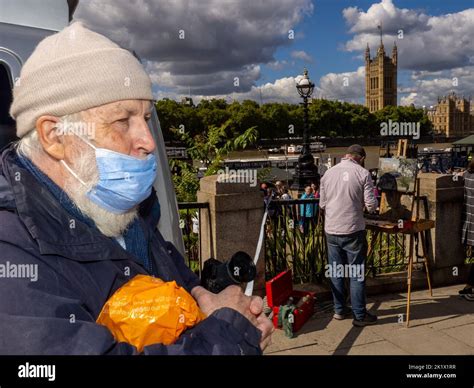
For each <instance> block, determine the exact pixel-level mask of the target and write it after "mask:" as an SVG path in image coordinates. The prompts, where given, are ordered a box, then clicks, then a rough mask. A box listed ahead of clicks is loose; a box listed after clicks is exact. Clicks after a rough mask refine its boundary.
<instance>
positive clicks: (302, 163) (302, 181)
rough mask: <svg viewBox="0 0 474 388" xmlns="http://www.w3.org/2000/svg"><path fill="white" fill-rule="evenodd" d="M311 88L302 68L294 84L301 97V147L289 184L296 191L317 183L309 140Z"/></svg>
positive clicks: (305, 70) (317, 177) (306, 73)
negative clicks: (297, 80)
mask: <svg viewBox="0 0 474 388" xmlns="http://www.w3.org/2000/svg"><path fill="white" fill-rule="evenodd" d="M313 89H314V84H313V83H312V82H311V81H310V79H309V77H308V70H307V69H304V73H303V78H302V79H301V80H300V81H299V82H298V83H297V85H296V90H298V93H299V95H300V96H301V97H302V98H303V103H302V105H303V112H304V115H303V122H304V127H303V148H302V149H301V154H300V156H299V157H298V164H297V165H296V168H295V174H294V175H293V184H292V185H291V189H292V190H294V191H298V193H301V192H302V191H304V188H305V186H306V185H308V184H311V183H312V182H314V183H319V174H318V168H317V167H316V165H315V164H314V158H313V155H311V147H310V140H309V120H308V98H310V97H311V94H312V93H313Z"/></svg>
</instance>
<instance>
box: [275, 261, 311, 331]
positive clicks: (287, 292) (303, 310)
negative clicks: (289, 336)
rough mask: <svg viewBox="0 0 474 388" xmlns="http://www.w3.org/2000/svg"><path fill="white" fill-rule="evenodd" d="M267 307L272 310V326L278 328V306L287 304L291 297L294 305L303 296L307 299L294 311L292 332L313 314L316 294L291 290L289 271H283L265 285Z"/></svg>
mask: <svg viewBox="0 0 474 388" xmlns="http://www.w3.org/2000/svg"><path fill="white" fill-rule="evenodd" d="M266 291H267V303H268V307H270V308H271V309H272V310H273V326H275V327H276V328H277V327H278V311H279V310H280V306H281V305H284V304H286V303H287V301H288V298H289V297H290V296H291V297H293V299H294V300H293V303H294V304H295V305H296V304H298V301H299V300H300V299H301V298H303V297H304V296H309V299H308V300H307V301H306V302H304V303H303V304H302V305H301V306H299V307H298V308H297V309H295V312H294V322H293V332H297V331H298V330H300V329H301V327H302V326H303V325H304V323H305V322H306V321H307V320H308V319H309V318H310V317H311V316H312V315H313V313H314V298H315V295H316V293H314V292H310V291H297V290H293V281H292V277H291V271H290V270H288V271H284V272H282V273H280V274H278V275H277V276H275V277H274V278H273V279H271V280H269V281H268V282H267V283H266Z"/></svg>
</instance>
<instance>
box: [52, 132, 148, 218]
mask: <svg viewBox="0 0 474 388" xmlns="http://www.w3.org/2000/svg"><path fill="white" fill-rule="evenodd" d="M78 137H79V138H80V139H82V140H83V141H84V142H85V143H86V144H88V145H89V146H91V147H92V148H94V150H95V157H96V162H97V168H98V170H99V181H98V182H97V184H96V185H95V186H94V187H93V188H92V189H90V190H89V191H88V192H87V197H88V198H89V199H90V200H91V201H92V202H94V203H95V204H97V205H99V206H100V207H102V208H104V209H106V210H108V211H110V212H112V213H115V214H123V213H125V212H127V211H128V210H130V209H132V208H133V207H135V206H137V205H138V204H139V203H140V202H142V201H143V200H145V199H146V198H148V196H149V195H150V194H151V188H152V186H153V182H154V181H155V178H156V158H155V155H154V154H149V155H148V156H147V157H146V158H145V159H138V158H134V157H133V156H129V155H125V154H121V153H119V152H115V151H111V150H108V149H106V148H98V147H95V146H94V145H92V144H91V143H89V142H88V141H86V140H85V139H83V138H82V137H81V136H78ZM61 162H62V164H63V165H64V166H65V167H66V169H67V170H68V171H69V172H70V173H71V174H72V175H73V176H74V177H75V178H76V179H77V180H79V182H81V183H82V184H83V185H85V183H84V182H83V181H82V180H81V179H80V178H79V177H78V176H77V174H76V173H75V172H74V171H73V170H72V169H71V168H70V167H69V166H68V165H67V164H66V162H64V161H63V160H61Z"/></svg>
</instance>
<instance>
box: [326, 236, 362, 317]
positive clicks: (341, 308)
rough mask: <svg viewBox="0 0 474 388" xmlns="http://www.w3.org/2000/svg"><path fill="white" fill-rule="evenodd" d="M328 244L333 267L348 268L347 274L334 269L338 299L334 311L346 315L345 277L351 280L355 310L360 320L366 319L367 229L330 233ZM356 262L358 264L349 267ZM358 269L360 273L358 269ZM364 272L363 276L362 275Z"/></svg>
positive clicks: (336, 296) (333, 282) (330, 261)
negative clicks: (336, 233)
mask: <svg viewBox="0 0 474 388" xmlns="http://www.w3.org/2000/svg"><path fill="white" fill-rule="evenodd" d="M326 241H327V244H328V259H329V265H330V267H332V268H335V266H338V268H342V267H341V266H339V264H342V265H343V266H344V268H347V269H348V270H347V271H346V272H344V273H341V272H339V273H337V272H334V271H333V272H332V276H330V279H331V289H332V295H333V299H334V310H335V312H336V313H338V314H342V313H344V312H345V310H347V307H346V286H345V284H344V283H345V278H346V277H349V279H350V292H351V305H352V312H353V314H354V316H355V318H356V319H364V317H365V313H366V309H365V303H366V302H365V259H366V257H367V240H366V238H365V230H361V231H359V232H355V233H352V234H346V235H334V234H327V233H326ZM348 264H349V265H350V264H352V265H353V264H356V265H357V266H348ZM351 268H352V269H355V268H357V269H358V271H359V272H358V273H356V272H355V270H351ZM361 274H362V276H360V275H361Z"/></svg>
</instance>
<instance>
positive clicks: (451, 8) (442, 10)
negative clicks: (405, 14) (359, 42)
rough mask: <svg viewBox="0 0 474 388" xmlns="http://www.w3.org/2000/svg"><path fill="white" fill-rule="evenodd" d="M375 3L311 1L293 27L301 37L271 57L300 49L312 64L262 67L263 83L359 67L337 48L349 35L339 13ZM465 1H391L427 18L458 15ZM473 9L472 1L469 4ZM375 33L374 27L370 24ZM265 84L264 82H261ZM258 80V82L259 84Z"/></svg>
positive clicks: (362, 0)
mask: <svg viewBox="0 0 474 388" xmlns="http://www.w3.org/2000/svg"><path fill="white" fill-rule="evenodd" d="M374 3H376V2H375V1H372V0H370V1H367V0H358V1H351V0H320V1H314V2H313V4H314V11H313V14H312V15H311V16H308V17H306V18H305V19H304V20H303V22H302V23H301V24H300V25H298V26H297V27H296V31H297V32H302V33H303V34H304V37H301V38H296V39H295V40H294V41H293V44H292V45H291V46H288V47H282V48H280V49H279V50H277V52H276V54H275V57H276V59H277V60H287V61H289V62H291V61H292V59H291V55H290V53H291V52H292V51H294V50H304V51H305V52H306V53H308V54H309V55H310V56H311V57H312V58H313V63H308V62H305V61H302V60H299V61H295V65H294V66H291V67H288V68H287V69H282V70H280V71H273V70H271V69H269V68H268V67H265V68H264V72H263V76H264V77H265V80H267V81H268V80H269V79H278V78H281V77H289V76H295V75H296V74H298V71H299V72H301V69H302V68H303V67H307V68H308V71H309V73H310V75H311V76H312V78H314V79H315V80H316V79H319V78H320V77H322V76H323V75H325V74H327V73H329V72H336V73H342V72H348V71H354V70H355V69H356V68H357V67H358V66H361V65H362V64H363V61H361V59H360V58H357V56H356V55H355V53H351V52H347V51H344V50H342V49H341V45H343V44H344V43H345V42H346V41H348V40H349V39H350V38H351V36H352V35H353V34H352V33H350V32H349V28H348V26H347V24H346V21H345V20H344V17H343V15H342V10H343V9H345V8H347V7H352V6H354V5H356V6H357V7H359V8H361V9H363V10H367V9H368V8H369V7H370V6H371V5H372V4H374ZM469 3H470V2H469V1H466V0H449V1H446V0H404V1H401V0H395V1H394V4H395V5H396V6H397V7H399V8H409V9H419V10H423V11H424V12H425V13H427V14H430V15H434V16H436V15H444V14H447V13H453V12H459V11H462V10H465V9H466V8H468V7H467V6H466V5H467V4H469ZM472 4H473V5H472V6H473V7H474V1H473V2H472ZM374 30H376V24H375V25H374ZM395 38H396V37H394V38H393V39H391V40H389V39H387V37H386V38H385V39H384V44H385V45H389V46H390V47H391V44H392V42H393V40H394V39H395ZM264 82H265V81H264ZM261 83H262V80H259V84H261Z"/></svg>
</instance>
